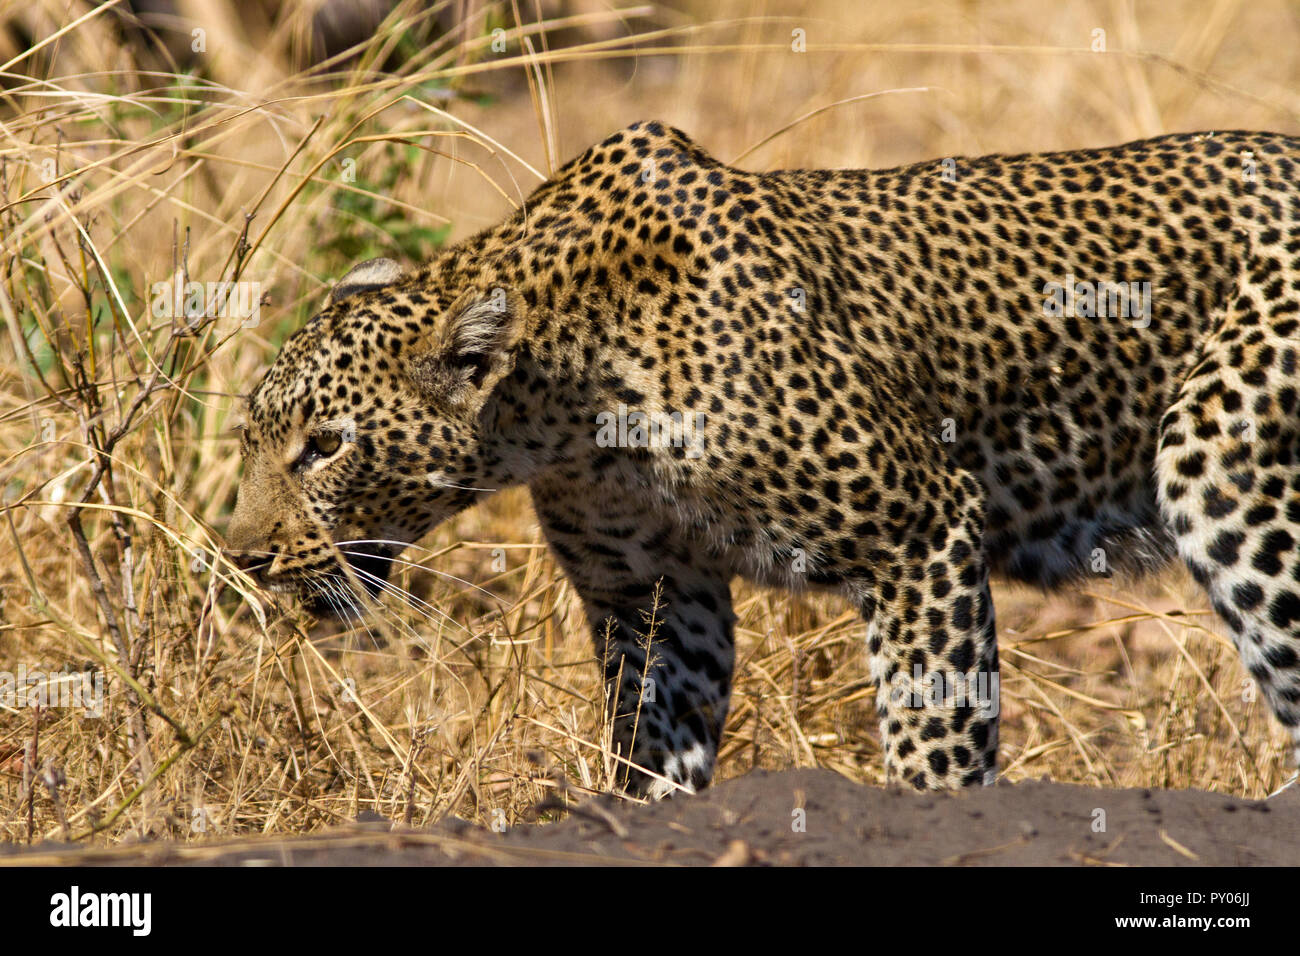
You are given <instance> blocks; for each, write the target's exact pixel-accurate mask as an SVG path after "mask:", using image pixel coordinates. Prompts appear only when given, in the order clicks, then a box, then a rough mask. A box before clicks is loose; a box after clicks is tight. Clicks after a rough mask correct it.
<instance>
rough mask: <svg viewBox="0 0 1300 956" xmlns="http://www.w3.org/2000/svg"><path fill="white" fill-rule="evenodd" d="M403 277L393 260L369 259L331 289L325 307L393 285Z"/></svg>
mask: <svg viewBox="0 0 1300 956" xmlns="http://www.w3.org/2000/svg"><path fill="white" fill-rule="evenodd" d="M402 275H403V272H402V267H401V266H399V265H398V264H397V263H396V262H394V261H393V260H392V259H382V258H381V259H367V260H366V261H365V262H363V263H361V264H360V265H357V266H353V267H352V268H351V269H349V270H348V273H347V275H345V276H344V277H343V278H342V279H340V280H339V281H338V282H336V283H334V288H332V289H330V294H329V295H328V296H327V297H326V298H325V306H324V307H325V308H329V307H330V306H331V305H334V304H336V303H339V302H342V301H343V300H344V299H346V298H348V297H349V296H354V295H356V294H357V293H358V292H369V291H370V290H371V289H382V288H383V287H384V286H386V285H392V284H393V283H394V282H396V281H397V280H398V279H400V278H401V277H402Z"/></svg>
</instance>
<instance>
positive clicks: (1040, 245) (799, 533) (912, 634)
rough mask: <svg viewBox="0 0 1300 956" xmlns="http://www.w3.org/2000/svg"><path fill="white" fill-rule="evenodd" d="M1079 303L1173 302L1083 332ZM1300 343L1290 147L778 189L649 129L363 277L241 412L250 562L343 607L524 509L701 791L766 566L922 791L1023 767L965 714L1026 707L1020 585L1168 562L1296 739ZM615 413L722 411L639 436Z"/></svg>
mask: <svg viewBox="0 0 1300 956" xmlns="http://www.w3.org/2000/svg"><path fill="white" fill-rule="evenodd" d="M1079 282H1084V283H1087V282H1091V283H1101V282H1112V283H1136V284H1137V285H1134V286H1131V287H1130V288H1133V289H1140V288H1148V289H1149V292H1150V296H1149V302H1148V308H1147V311H1146V314H1145V315H1141V314H1137V315H1135V314H1134V311H1137V312H1138V313H1140V312H1141V309H1140V308H1137V309H1136V310H1134V309H1130V311H1129V314H1128V315H1127V316H1116V315H1113V314H1111V315H1108V316H1093V317H1089V316H1088V315H1087V312H1088V308H1087V306H1086V296H1085V299H1084V302H1085V305H1084V306H1082V307H1081V306H1080V303H1079V301H1078V300H1075V301H1072V302H1069V303H1067V305H1068V308H1066V309H1062V308H1061V307H1060V306H1061V301H1060V299H1059V298H1056V299H1054V298H1053V296H1054V294H1055V293H1052V292H1049V290H1051V289H1052V284H1054V283H1055V284H1057V285H1058V286H1060V285H1061V284H1067V285H1068V286H1069V288H1070V294H1071V295H1073V293H1074V292H1076V291H1077V290H1078V289H1079V288H1080V286H1079V285H1078V284H1077V283H1079ZM1142 283H1149V286H1147V287H1144V286H1142ZM1084 291H1085V293H1086V288H1085V289H1084ZM1100 298H1101V299H1104V298H1105V295H1104V294H1103V295H1102V296H1101V297H1100ZM1053 303H1054V305H1053ZM1095 304H1096V303H1094V305H1095ZM1133 304H1134V305H1136V306H1140V296H1138V297H1136V298H1135V300H1134V303H1133ZM1108 310H1109V311H1112V312H1113V311H1114V308H1113V304H1112V305H1111V306H1109V307H1108ZM1081 313H1082V314H1081ZM1298 354H1300V141H1298V140H1296V139H1294V138H1290V137H1286V136H1282V135H1276V134H1270V133H1245V132H1230V133H1199V134H1185V135H1175V136H1164V137H1160V138H1157V139H1151V140H1145V141H1142V142H1137V143H1130V144H1128V145H1124V146H1119V147H1115V148H1110V149H1095V150H1081V151H1077V152H1068V153H1051V154H1039V155H1021V156H987V157H980V158H973V159H964V158H963V159H957V160H955V161H951V160H950V161H935V162H928V163H921V164H918V165H914V166H906V167H901V168H897V169H886V170H860V171H855V170H799V171H783V172H774V173H753V172H746V171H742V170H739V169H734V168H731V167H728V166H725V165H723V164H722V163H720V162H718V161H717V160H716V159H714V158H712V157H711V156H709V155H708V154H707V153H706V152H705V151H704V150H702V149H701V148H700V147H699V146H697V145H696V144H695V143H693V142H692V141H691V140H690V139H688V138H687V137H686V136H685V135H683V134H682V133H680V132H678V131H676V130H674V129H671V128H669V127H667V126H664V125H661V124H658V123H646V124H638V125H634V126H632V127H629V128H628V129H626V130H623V131H621V132H619V133H616V134H614V135H613V136H611V137H610V138H609V139H607V140H605V141H604V142H602V143H600V144H598V145H596V146H593V147H592V148H590V149H588V150H587V151H586V152H584V153H582V154H581V155H580V156H578V157H577V158H576V159H574V160H573V161H572V162H570V163H569V164H568V165H566V166H565V167H564V168H563V169H561V170H560V171H559V172H558V173H557V174H556V175H555V177H554V178H553V179H552V180H550V181H549V182H547V183H545V184H544V185H543V186H541V187H540V188H539V189H538V190H537V191H536V192H535V193H534V194H533V195H532V196H531V197H529V199H528V200H527V202H526V203H525V204H524V207H523V208H522V209H521V211H520V212H518V213H517V214H516V215H513V216H511V217H510V218H508V219H507V220H506V221H504V222H503V223H501V224H500V225H498V226H496V227H494V228H491V229H488V230H486V231H485V232H483V233H481V234H480V235H478V236H475V237H474V238H472V239H469V240H467V241H465V242H462V243H460V244H459V245H456V246H454V247H451V248H449V249H447V250H446V251H444V252H442V253H440V254H439V255H438V256H437V257H436V258H435V259H434V260H433V261H431V262H429V263H428V264H426V265H424V266H423V267H422V268H420V269H418V270H417V271H415V272H413V273H410V274H406V275H401V274H399V272H398V271H397V270H396V269H395V267H393V266H392V264H391V263H378V264H376V263H369V264H366V265H365V266H363V267H361V268H360V270H359V271H357V272H355V273H354V274H352V275H351V276H349V277H346V278H345V279H344V280H342V281H341V282H340V284H339V288H338V289H337V290H336V293H335V294H334V296H333V297H332V299H331V301H330V303H329V304H327V306H326V307H325V308H324V309H323V311H321V312H320V313H319V314H318V315H317V316H316V317H315V318H313V319H312V320H311V321H310V322H309V323H308V324H307V325H306V327H304V328H303V329H302V330H300V331H299V332H298V333H297V334H295V335H294V336H293V337H292V338H291V339H290V340H289V341H288V342H287V343H286V345H285V346H284V349H283V350H282V352H281V354H280V355H279V357H278V358H277V360H276V361H275V363H274V365H273V366H272V368H271V370H270V371H269V373H268V374H267V375H266V377H265V378H264V379H263V380H262V382H261V383H260V384H259V385H258V386H257V387H256V389H255V390H254V391H253V393H252V395H251V397H250V416H249V426H248V429H247V432H246V434H245V438H244V447H243V453H244V458H245V462H246V470H245V476H244V479H243V484H242V485H241V489H240V493H239V502H238V507H237V509H236V514H235V518H234V521H233V524H232V528H231V533H230V538H231V543H232V545H234V546H235V547H236V548H240V549H243V550H245V551H246V552H248V553H249V554H251V555H252V556H253V557H254V558H257V557H265V558H267V560H265V561H263V562H262V566H261V574H262V575H263V577H264V579H265V580H266V581H267V582H269V583H273V584H279V585H282V586H292V587H297V588H300V589H302V590H304V591H305V592H307V593H308V594H309V595H310V594H316V595H317V596H319V594H320V591H321V587H320V586H319V584H320V582H321V581H322V580H336V581H337V580H338V578H337V577H336V578H333V579H329V578H328V577H327V576H328V575H330V574H335V575H338V574H339V573H340V566H339V564H338V561H339V556H340V552H345V553H346V555H347V558H348V560H349V561H350V562H351V563H352V564H353V565H354V566H355V567H356V568H358V569H360V570H362V571H364V572H365V576H364V580H365V583H367V584H370V585H375V582H377V580H378V579H379V578H381V577H382V575H383V572H384V569H385V568H386V567H387V564H388V561H389V560H390V559H391V558H392V557H394V555H395V554H396V552H397V551H398V550H400V547H401V545H402V544H403V543H406V542H411V541H414V540H415V539H417V538H419V537H420V536H421V535H423V534H424V533H425V532H426V531H428V530H429V529H430V528H432V527H433V526H434V525H436V524H438V523H439V522H441V521H443V520H444V519H446V518H447V517H449V516H451V515H453V514H455V513H457V512H459V511H461V510H462V509H464V508H466V507H468V506H470V505H471V504H473V503H474V502H476V501H478V500H479V499H480V498H482V497H483V496H484V495H486V494H489V493H490V491H491V490H493V489H498V488H502V487H505V486H507V485H515V484H526V485H528V487H529V488H530V490H531V493H532V499H533V502H534V504H535V507H536V512H537V515H538V518H539V519H540V521H541V525H542V528H543V529H544V531H545V535H546V538H547V540H548V541H549V543H550V545H551V547H552V549H553V551H554V553H555V555H556V557H557V558H558V560H559V562H560V564H561V565H562V566H563V568H564V571H565V572H566V574H567V575H568V576H569V578H570V580H571V581H572V583H573V585H574V587H575V588H576V589H577V591H578V593H579V594H580V595H581V597H582V600H583V602H584V605H585V607H586V611H587V615H588V617H589V619H590V622H591V625H592V628H593V632H594V634H595V636H596V643H597V649H598V652H599V653H600V655H601V657H602V659H603V666H604V668H605V676H606V679H607V682H608V686H609V691H610V695H611V701H612V703H613V705H614V709H615V712H616V714H617V718H616V739H617V741H618V742H619V744H620V746H621V747H622V748H623V752H624V753H625V754H627V755H629V756H630V757H631V758H632V759H633V760H634V761H635V762H636V763H637V764H639V765H640V766H642V767H645V768H647V769H648V770H650V771H652V774H650V775H643V774H634V775H633V776H632V778H631V779H630V781H629V784H630V786H631V787H632V788H633V789H635V790H638V791H642V792H651V793H662V792H665V791H667V790H669V789H672V784H680V785H683V786H685V787H688V788H695V787H699V786H702V785H704V784H705V783H707V782H708V780H709V779H710V775H711V772H712V767H713V762H714V755H715V753H716V751H717V747H718V741H719V737H720V735H721V733H722V727H723V723H724V720H725V718H726V714H727V705H728V696H729V690H730V684H731V678H732V668H733V663H734V653H733V634H732V632H733V625H734V621H735V615H734V613H733V611H732V606H731V598H730V593H729V583H730V581H731V579H732V578H733V577H734V576H737V575H741V576H745V577H747V578H750V579H752V580H755V581H757V582H759V583H762V584H767V585H777V586H782V587H788V588H802V587H806V586H821V587H831V588H835V589H837V590H838V591H840V592H841V593H842V594H844V595H845V596H847V598H848V599H849V600H850V601H852V602H853V603H854V605H855V606H856V607H857V608H858V609H860V611H861V613H862V616H863V618H864V620H865V622H866V624H867V645H868V650H869V653H870V655H871V668H872V674H873V676H874V678H875V679H876V680H877V681H878V683H879V691H878V694H877V702H878V703H877V706H878V709H879V713H880V723H881V737H882V742H883V747H884V750H885V760H886V766H887V767H888V769H889V771H890V772H891V773H892V774H894V775H895V776H896V777H898V778H902V779H904V780H906V781H908V782H910V783H911V784H913V785H914V786H917V787H923V788H937V787H953V786H959V785H965V784H978V783H984V782H988V781H990V780H991V779H992V777H993V776H994V773H995V769H996V752H997V713H996V701H995V699H993V700H990V699H988V698H987V697H976V698H972V697H969V696H968V697H966V698H965V699H962V698H961V697H960V696H959V695H956V694H954V693H953V691H954V689H957V690H960V689H961V688H962V687H963V686H966V684H965V682H967V681H970V682H977V681H979V680H985V681H986V683H985V684H984V685H981V686H984V687H986V688H988V689H990V690H991V691H994V692H995V690H996V684H994V683H991V682H989V681H988V680H987V679H988V678H991V677H993V676H994V675H996V673H997V645H996V640H995V632H994V611H993V603H992V600H991V599H990V595H989V586H988V577H989V573H990V572H991V571H994V572H1001V573H1004V574H1007V575H1009V576H1011V577H1014V578H1019V579H1023V580H1028V581H1032V582H1035V583H1038V584H1041V585H1044V586H1052V585H1056V584H1058V583H1060V582H1062V581H1064V580H1067V579H1069V578H1071V577H1074V576H1078V575H1081V574H1089V573H1110V571H1111V570H1112V569H1113V568H1115V567H1120V566H1131V567H1134V568H1137V569H1141V568H1144V567H1148V566H1154V565H1159V564H1160V563H1161V562H1162V561H1164V560H1165V559H1166V557H1167V556H1169V555H1170V554H1171V553H1172V552H1174V551H1176V552H1177V553H1178V554H1179V555H1181V557H1182V558H1183V560H1184V561H1186V563H1187V565H1188V566H1189V567H1190V568H1191V570H1192V572H1193V573H1194V575H1195V576H1196V579H1197V580H1198V581H1199V582H1201V583H1202V584H1203V585H1204V586H1205V588H1206V589H1207V590H1208V592H1209V595H1210V598H1211V600H1212V602H1213V605H1214V607H1215V608H1216V609H1217V610H1218V612H1219V613H1220V615H1221V616H1222V618H1223V620H1224V621H1225V622H1226V624H1227V626H1228V628H1229V629H1230V631H1231V633H1232V636H1233V638H1234V640H1235V641H1236V643H1237V645H1238V647H1239V648H1240V649H1241V654H1242V657H1243V660H1244V661H1245V663H1246V666H1247V667H1248V668H1249V670H1250V672H1251V674H1253V675H1254V677H1255V678H1256V679H1257V680H1258V682H1259V684H1260V686H1261V687H1262V688H1263V690H1264V693H1265V695H1266V697H1267V699H1268V701H1269V703H1270V704H1271V705H1272V708H1273V710H1274V712H1275V713H1276V715H1277V717H1278V719H1279V720H1280V721H1281V722H1282V723H1283V724H1284V725H1286V727H1288V728H1289V729H1290V730H1291V731H1292V733H1293V734H1297V735H1300V661H1298V659H1297V652H1298V651H1300V557H1298V555H1297V539H1298V538H1300V428H1298V427H1297V426H1298V420H1297V415H1298V414H1300V408H1298V407H1297V386H1296V381H1297V378H1296V371H1297V356H1298ZM620 411H621V412H623V413H626V415H632V414H634V413H636V412H644V413H647V414H650V415H658V416H670V415H672V414H673V413H678V415H679V416H700V415H702V418H700V419H699V420H700V421H702V422H703V423H704V425H703V428H702V430H701V431H700V432H699V434H697V435H696V436H695V437H694V439H692V440H691V441H680V442H673V441H661V442H659V443H647V442H645V441H641V440H640V438H641V437H643V436H641V435H640V433H639V432H636V431H635V429H633V430H631V431H628V432H626V433H619V432H618V430H617V429H615V432H614V433H615V434H617V435H619V437H620V438H621V439H622V444H621V445H619V444H615V445H614V446H612V447H611V446H610V445H609V443H608V442H607V441H602V440H601V439H600V435H601V428H600V425H599V423H600V421H601V420H602V416H606V419H607V417H608V416H611V415H615V416H616V415H618V414H619V413H620ZM689 420H696V419H694V418H691V419H689ZM607 436H608V433H607ZM357 540H364V541H380V542H389V543H384V544H366V545H353V546H349V545H346V544H341V543H340V544H337V545H336V544H335V543H336V542H349V541H357ZM337 594H338V591H337V589H336V590H335V595H336V597H337ZM656 603H657V604H658V608H657V610H656V609H655V608H654V605H655V604H656ZM652 611H653V613H654V615H655V618H656V627H655V629H654V638H655V643H654V645H653V648H652V651H651V655H652V656H651V660H650V661H649V662H648V663H647V660H646V649H645V636H646V633H647V631H648V630H649V628H648V625H647V619H648V615H649V614H650V613H651V612H652ZM936 675H937V677H938V680H939V683H936ZM647 677H648V678H652V679H653V681H654V693H653V695H652V694H649V693H646V688H645V687H644V686H643V680H644V679H645V678H647ZM970 686H976V684H975V683H972V684H970ZM936 687H938V688H940V689H943V690H945V692H946V693H945V694H944V695H938V696H935V695H934V694H930V695H928V696H927V695H926V694H925V693H924V690H925V689H926V688H930V689H934V688H936ZM994 697H995V694H994ZM990 703H991V704H992V705H993V706H989V705H990ZM1298 740H1300V736H1298Z"/></svg>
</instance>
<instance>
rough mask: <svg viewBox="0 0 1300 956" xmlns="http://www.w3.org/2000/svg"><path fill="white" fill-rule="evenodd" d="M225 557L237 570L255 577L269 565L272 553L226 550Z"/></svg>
mask: <svg viewBox="0 0 1300 956" xmlns="http://www.w3.org/2000/svg"><path fill="white" fill-rule="evenodd" d="M226 557H227V558H228V559H229V560H230V563H231V564H233V565H234V566H235V567H237V568H239V570H241V571H243V572H245V573H246V574H250V575H253V576H254V577H257V576H259V575H260V574H261V573H262V572H264V571H265V570H266V569H267V568H268V567H270V566H271V559H272V558H273V557H274V555H271V554H268V553H266V552H259V551H227V552H226Z"/></svg>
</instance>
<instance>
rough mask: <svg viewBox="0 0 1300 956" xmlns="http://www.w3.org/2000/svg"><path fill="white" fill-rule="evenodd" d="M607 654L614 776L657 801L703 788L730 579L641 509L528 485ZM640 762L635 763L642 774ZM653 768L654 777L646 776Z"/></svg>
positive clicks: (726, 659) (716, 725)
mask: <svg viewBox="0 0 1300 956" xmlns="http://www.w3.org/2000/svg"><path fill="white" fill-rule="evenodd" d="M533 501H534V505H535V507H536V509H537V513H538V517H539V518H540V519H541V522H542V527H543V529H544V530H545V532H546V537H547V540H548V541H549V542H550V543H551V545H552V548H553V549H554V551H555V553H556V555H557V556H558V558H559V561H560V564H561V566H562V567H563V568H564V570H565V573H566V574H567V575H568V577H569V580H570V581H571V582H572V584H573V586H574V588H575V589H576V590H577V591H578V593H579V595H580V596H581V597H582V600H583V606H584V608H585V610H586V613H587V619H588V621H589V623H590V625H591V629H592V634H593V637H594V639H595V644H596V653H597V655H598V656H599V658H600V659H601V661H602V666H603V669H604V676H605V687H606V691H607V695H608V697H607V699H608V702H609V708H610V713H611V715H612V717H613V721H614V746H615V749H616V750H617V751H618V752H619V754H620V756H621V757H623V758H625V759H626V760H629V761H631V764H633V765H635V766H628V765H627V764H620V766H621V770H620V774H619V781H618V782H619V783H620V784H621V785H622V786H624V787H625V788H626V789H627V790H628V792H630V793H633V794H635V795H644V796H651V797H661V796H665V795H668V794H671V793H673V792H676V791H678V790H680V789H682V788H685V789H686V790H689V791H693V790H698V789H699V788H701V787H703V786H705V785H706V784H708V782H709V781H710V779H712V776H713V763H714V759H715V757H716V756H717V751H718V742H719V740H720V738H721V736H722V728H723V724H724V723H725V721H726V717H727V706H728V704H729V702H730V696H731V677H732V669H733V666H734V662H735V652H734V646H733V626H734V623H735V619H736V618H735V614H734V613H733V611H732V608H731V593H730V587H729V584H728V578H727V575H726V574H725V573H724V572H723V571H722V570H721V569H718V568H714V567H712V566H710V564H709V563H708V560H707V558H706V557H705V556H704V555H703V554H702V553H701V552H700V551H698V550H694V549H692V548H690V547H689V546H688V545H687V544H686V543H684V542H682V541H680V540H679V539H678V538H677V537H676V536H675V535H674V534H673V532H672V530H671V529H670V528H668V527H665V526H662V525H660V524H657V523H652V522H649V521H647V520H646V516H645V515H644V514H637V515H635V516H630V515H620V514H618V513H617V512H615V511H614V510H613V509H614V508H616V507H618V506H617V505H613V504H607V505H605V507H604V509H603V510H602V509H601V508H599V507H593V505H598V504H599V499H595V498H592V497H586V498H583V499H582V501H581V503H579V502H578V501H577V500H575V496H573V495H571V494H564V495H561V494H559V493H558V492H556V491H551V492H549V493H548V492H546V491H543V490H540V489H539V488H537V487H534V489H533ZM638 768H641V769H638ZM642 770H645V771H649V773H645V772H642Z"/></svg>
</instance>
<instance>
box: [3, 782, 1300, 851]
mask: <svg viewBox="0 0 1300 956" xmlns="http://www.w3.org/2000/svg"><path fill="white" fill-rule="evenodd" d="M4 853H5V851H4V850H3V849H0V854H4ZM6 855H8V859H7V860H5V861H4V862H9V863H15V862H18V863H23V864H29V865H30V864H70V863H75V864H80V865H93V864H100V863H103V864H113V865H124V864H125V865H130V864H147V865H167V864H171V865H176V864H180V865H218V866H239V865H243V866H247V865H283V866H295V865H298V866H301V865H312V866H320V865H340V866H366V865H385V866H394V865H413V866H426V865H493V864H496V865H530V864H546V865H564V864H612V865H616V864H620V863H637V864H655V863H663V864H687V865H701V864H704V865H708V864H723V865H727V864H730V865H752V864H759V865H762V864H771V865H782V866H786V865H795V866H798V865H814V866H817V865H845V864H848V865H872V866H908V865H955V866H1005V865H1020V866H1025V865H1028V866H1078V865H1117V864H1118V865H1147V866H1243V865H1287V864H1291V865H1294V864H1295V863H1297V862H1300V790H1296V789H1293V790H1290V791H1287V792H1285V793H1283V794H1281V795H1280V796H1278V797H1275V798H1273V799H1271V800H1268V801H1262V802H1251V801H1245V800H1239V799H1236V798H1234V797H1226V796H1222V795H1220V794H1214V793H1206V792H1203V791H1190V790H1189V791H1161V790H1102V789H1095V788H1090V787H1079V786H1069V785H1065V784H1057V783H1046V782H1026V783H1020V784H1015V785H1011V784H1000V785H998V786H995V787H989V788H985V789H980V790H975V791H970V792H964V793H956V794H949V793H942V794H916V793H912V792H910V791H901V790H880V789H876V788H872V787H865V786H862V785H860V784H855V783H852V782H851V781H849V780H846V779H845V778H843V777H840V776H838V775H836V774H834V773H831V772H829V771H825V770H795V771H786V772H781V773H770V772H756V773H752V774H749V775H747V776H744V777H740V778H737V779H734V780H729V781H727V782H725V783H722V784H719V785H718V786H716V787H714V788H712V789H710V790H708V791H706V792H704V793H702V794H700V795H698V796H695V797H689V798H678V799H674V800H669V801H665V802H662V803H658V804H654V805H651V806H639V805H634V804H629V803H624V802H620V801H618V800H616V799H614V798H612V797H604V798H600V799H597V800H593V801H590V802H588V803H585V804H583V805H580V806H578V807H577V808H576V809H574V810H573V811H572V813H571V815H570V816H569V818H568V819H565V820H563V821H562V822H559V823H554V824H550V825H545V826H530V827H515V828H513V829H510V830H507V831H506V832H504V833H493V832H491V831H487V830H482V829H479V828H476V827H471V826H469V825H467V824H463V823H457V822H451V823H446V824H443V825H440V826H438V827H435V828H432V829H429V830H401V829H398V830H392V829H390V825H389V824H388V823H387V822H386V821H380V820H375V821H370V822H360V823H357V824H355V825H353V826H350V827H344V828H340V829H336V830H331V831H327V832H325V833H321V834H316V835H311V836H303V837H289V838H282V837H281V838H267V837H259V838H246V839H234V840H228V841H221V842H213V843H205V844H178V843H153V844H142V845H136V846H122V847H115V848H112V849H105V850H100V849H93V848H92V849H80V848H69V847H57V848H40V847H38V848H35V849H33V850H27V851H16V850H13V849H10V850H9V851H8V853H7V854H6Z"/></svg>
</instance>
